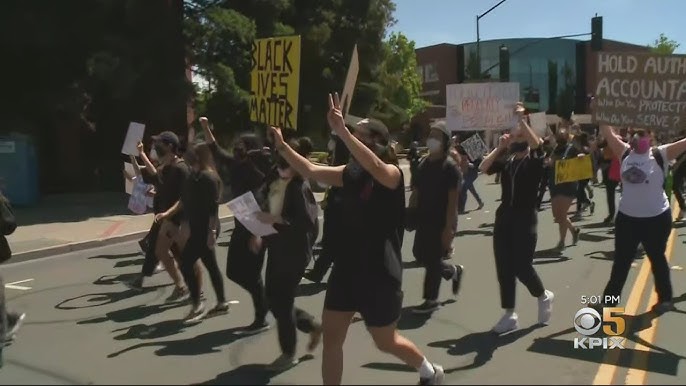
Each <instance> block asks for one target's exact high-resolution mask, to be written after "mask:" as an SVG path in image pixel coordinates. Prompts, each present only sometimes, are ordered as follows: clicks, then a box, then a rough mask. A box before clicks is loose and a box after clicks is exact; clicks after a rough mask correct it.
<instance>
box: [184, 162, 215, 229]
mask: <svg viewBox="0 0 686 386" xmlns="http://www.w3.org/2000/svg"><path fill="white" fill-rule="evenodd" d="M220 184H221V180H220V179H219V178H218V177H217V175H216V174H215V173H212V172H209V171H202V172H193V173H192V174H191V175H190V176H189V177H188V179H186V183H185V184H184V187H183V191H182V193H181V204H182V205H183V208H184V214H185V217H186V219H187V220H188V224H189V225H190V228H191V237H193V238H195V237H199V238H201V239H202V240H204V239H206V238H207V236H208V234H207V232H208V230H209V222H210V219H211V218H214V217H216V216H218V215H219V186H220Z"/></svg>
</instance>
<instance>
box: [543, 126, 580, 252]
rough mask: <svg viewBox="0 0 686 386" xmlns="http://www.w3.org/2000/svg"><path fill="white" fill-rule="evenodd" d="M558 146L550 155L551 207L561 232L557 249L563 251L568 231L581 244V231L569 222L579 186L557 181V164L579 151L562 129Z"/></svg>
mask: <svg viewBox="0 0 686 386" xmlns="http://www.w3.org/2000/svg"><path fill="white" fill-rule="evenodd" d="M556 142H557V145H556V146H555V149H553V152H552V153H551V154H550V162H551V168H552V169H551V173H550V205H551V207H552V211H553V218H554V220H555V222H556V223H557V225H558V230H559V232H560V240H559V241H558V243H557V247H556V249H557V250H558V251H563V250H564V249H565V248H566V244H565V242H566V239H567V231H570V232H571V233H572V240H573V241H572V244H574V245H576V244H577V243H578V242H579V237H580V235H581V229H580V228H578V227H575V226H574V224H572V222H571V221H570V220H569V216H568V215H567V214H568V213H569V208H570V207H571V206H572V202H574V198H575V197H576V195H577V192H578V188H579V184H578V183H577V182H562V183H559V184H558V183H556V181H555V162H556V161H559V160H566V159H571V158H574V157H576V156H577V155H578V154H579V150H578V149H577V148H576V147H574V144H572V143H571V141H570V139H569V132H568V131H567V129H565V128H560V129H559V130H558V131H557V141H556Z"/></svg>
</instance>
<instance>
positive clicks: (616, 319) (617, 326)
mask: <svg viewBox="0 0 686 386" xmlns="http://www.w3.org/2000/svg"><path fill="white" fill-rule="evenodd" d="M621 315H624V308H622V307H606V308H603V322H604V323H605V325H603V332H604V333H605V334H606V335H610V336H617V335H621V334H623V333H624V331H625V330H626V321H625V320H624V317H623V316H621ZM608 323H610V324H612V326H609V325H607V324H608ZM613 326H614V329H613V328H612V327H613Z"/></svg>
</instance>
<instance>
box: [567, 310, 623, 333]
mask: <svg viewBox="0 0 686 386" xmlns="http://www.w3.org/2000/svg"><path fill="white" fill-rule="evenodd" d="M617 314H619V315H617ZM622 314H624V308H621V307H606V308H603V315H602V316H601V315H600V313H599V312H598V311H596V310H595V309H593V308H590V307H586V308H582V309H580V310H579V311H577V312H576V315H574V329H576V331H577V332H578V333H579V334H581V335H584V336H591V335H594V334H596V333H597V332H598V331H600V329H601V328H602V329H603V332H604V333H605V334H606V335H610V336H616V335H620V334H622V333H623V332H624V330H625V328H626V325H625V323H624V318H622V316H620V315H622Z"/></svg>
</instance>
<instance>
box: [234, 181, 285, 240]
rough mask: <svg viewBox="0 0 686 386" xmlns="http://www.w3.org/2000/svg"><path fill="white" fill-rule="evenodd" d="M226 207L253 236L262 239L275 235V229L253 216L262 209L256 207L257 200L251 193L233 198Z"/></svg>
mask: <svg viewBox="0 0 686 386" xmlns="http://www.w3.org/2000/svg"><path fill="white" fill-rule="evenodd" d="M227 205H228V206H229V209H231V212H233V215H234V217H235V218H236V219H237V220H238V221H240V223H241V224H243V225H244V226H245V227H246V228H248V230H249V231H250V233H252V234H254V235H255V236H258V237H263V236H269V235H273V234H275V233H276V229H274V227H273V226H271V225H269V224H265V223H263V222H261V221H259V220H258V219H257V216H255V214H256V213H258V212H261V211H262V209H260V206H259V205H257V200H255V196H254V195H253V194H252V192H248V193H245V194H243V195H241V196H238V197H236V198H234V199H233V200H231V201H229V202H228V204H227Z"/></svg>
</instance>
